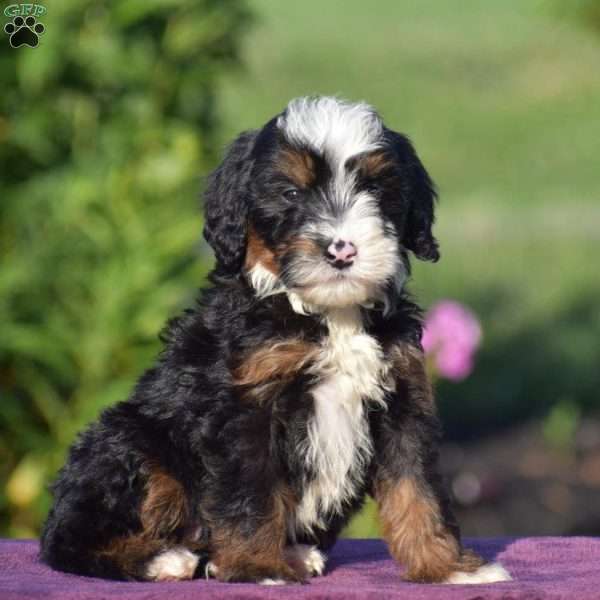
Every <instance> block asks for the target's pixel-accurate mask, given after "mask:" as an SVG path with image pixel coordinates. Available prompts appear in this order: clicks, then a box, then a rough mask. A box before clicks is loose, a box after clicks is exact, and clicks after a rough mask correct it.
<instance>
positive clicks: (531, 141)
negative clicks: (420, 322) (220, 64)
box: [221, 0, 600, 536]
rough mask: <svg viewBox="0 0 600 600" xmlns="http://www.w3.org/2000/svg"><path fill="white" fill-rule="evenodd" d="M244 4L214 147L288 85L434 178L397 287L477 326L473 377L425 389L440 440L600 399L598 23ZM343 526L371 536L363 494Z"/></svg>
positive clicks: (481, 13)
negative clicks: (375, 124)
mask: <svg viewBox="0 0 600 600" xmlns="http://www.w3.org/2000/svg"><path fill="white" fill-rule="evenodd" d="M252 6H253V7H254V9H255V11H256V13H257V15H258V26H257V27H256V28H255V30H254V31H253V33H251V35H250V36H249V37H248V39H247V41H246V47H245V48H246V54H245V56H246V70H245V71H244V72H242V73H236V74H235V76H230V77H228V78H227V79H225V80H224V81H223V83H222V104H221V108H222V110H223V112H224V114H225V122H224V128H223V131H224V136H223V142H224V143H225V141H226V140H228V139H230V138H231V137H232V136H234V135H235V134H236V133H237V132H238V131H239V130H241V129H244V128H252V127H258V126H260V125H262V124H263V123H264V122H265V121H266V120H267V119H269V118H270V117H271V116H272V115H273V114H275V113H276V112H278V111H280V110H281V109H282V108H283V107H284V106H285V104H286V103H287V101H288V100H289V99H290V98H291V97H294V96H298V95H306V94H337V95H340V96H342V97H346V98H349V99H364V100H366V101H368V102H370V103H372V104H373V105H375V106H376V107H377V108H378V110H379V111H380V112H381V114H382V115H383V116H384V118H385V120H386V122H387V124H388V125H389V126H391V127H392V128H394V129H398V130H401V131H403V132H405V133H407V134H408V135H409V136H410V137H411V138H412V139H413V140H414V142H415V144H416V146H417V149H418V151H419V153H420V155H421V157H422V158H423V160H424V162H425V164H426V166H427V168H428V169H429V170H430V173H431V174H432V176H433V177H434V179H435V181H436V182H437V184H438V186H439V190H440V205H439V210H438V224H437V235H438V237H439V240H440V243H441V249H442V260H441V262H440V263H438V264H437V265H417V266H416V268H415V272H414V277H413V282H412V290H413V291H414V292H415V293H416V294H417V296H418V297H419V299H420V300H421V301H422V302H423V303H424V304H425V305H430V304H431V303H433V302H434V301H436V300H438V299H440V298H443V297H451V298H456V299H459V300H461V301H463V302H466V303H467V304H469V305H470V306H472V307H473V308H474V309H475V311H476V312H477V313H478V314H479V316H480V317H481V319H482V321H483V328H484V343H483V348H482V351H481V354H480V356H479V361H478V365H477V369H476V371H475V373H474V374H473V376H472V377H471V378H469V380H467V381H466V382H464V383H462V384H459V385H456V384H452V385H450V384H446V383H442V384H441V385H440V387H439V396H440V399H441V406H442V412H443V417H444V421H445V423H446V428H447V431H448V433H449V435H451V436H455V437H461V438H467V437H477V436H479V435H482V434H484V433H485V432H488V431H490V430H494V429H496V428H498V427H502V426H508V425H510V424H513V423H515V422H518V421H522V420H524V419H527V418H529V417H532V416H538V415H541V416H543V415H546V414H549V413H551V411H552V407H554V406H557V405H561V403H567V405H569V406H570V405H572V404H574V405H577V406H580V407H582V408H583V410H584V411H585V410H598V408H599V407H600V400H599V398H598V395H597V390H598V389H600V374H599V373H598V365H599V364H600V344H598V339H600V310H599V309H598V304H597V298H598V297H600V295H599V294H600V277H599V276H598V272H599V269H598V266H597V257H598V255H599V253H600V162H599V151H600V145H599V141H600V70H599V65H600V35H598V33H597V32H596V33H595V32H594V31H593V30H592V29H589V30H588V29H586V28H585V27H583V26H580V24H579V23H578V22H577V20H576V19H569V18H566V17H565V16H564V15H561V14H560V13H559V12H557V10H556V5H555V4H552V3H551V2H539V1H532V0H528V1H525V0H512V1H504V2H487V1H485V0H478V1H475V0H469V1H465V2H460V3H456V2H452V3H451V2H439V1H430V0H421V1H419V2H405V1H403V2H399V1H397V0H384V1H380V2H377V3H376V4H374V3H367V2H361V1H358V0H344V1H329V2H324V1H322V0H321V1H317V0H304V1H303V2H279V1H277V0H254V2H253V3H252ZM551 414H553V413H551ZM348 533H349V534H350V535H358V536H364V535H376V534H377V529H376V527H375V525H374V522H373V507H372V506H369V507H368V508H367V510H366V511H365V512H364V513H363V514H362V515H361V516H360V517H359V518H358V519H357V520H356V521H355V522H354V523H353V525H352V526H351V528H350V530H349V531H348Z"/></svg>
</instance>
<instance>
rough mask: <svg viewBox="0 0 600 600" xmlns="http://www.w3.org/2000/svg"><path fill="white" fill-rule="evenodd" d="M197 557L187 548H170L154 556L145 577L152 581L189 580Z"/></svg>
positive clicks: (192, 574)
mask: <svg viewBox="0 0 600 600" xmlns="http://www.w3.org/2000/svg"><path fill="white" fill-rule="evenodd" d="M197 565H198V557H197V556H196V555H195V554H194V553H193V552H190V551H189V550H188V549H187V548H182V547H181V548H172V549H171V550H165V551H164V552H161V553H160V554H158V555H157V556H155V557H154V558H153V559H152V560H151V561H150V562H149V563H148V565H147V567H146V577H147V578H148V579H153V580H154V581H177V580H179V579H191V578H192V577H193V576H194V571H195V570H196V566H197Z"/></svg>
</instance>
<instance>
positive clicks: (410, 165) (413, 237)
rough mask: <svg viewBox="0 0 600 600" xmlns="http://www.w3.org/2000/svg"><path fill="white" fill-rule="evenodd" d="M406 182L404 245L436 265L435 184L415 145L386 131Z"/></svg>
mask: <svg viewBox="0 0 600 600" xmlns="http://www.w3.org/2000/svg"><path fill="white" fill-rule="evenodd" d="M386 134H387V135H388V136H389V139H390V141H391V144H392V146H393V148H394V151H395V152H396V153H397V158H398V160H399V162H400V164H401V167H402V171H403V173H404V177H406V178H407V180H406V182H405V183H406V188H405V189H406V193H407V196H408V198H407V200H408V213H407V216H406V222H405V225H404V237H403V240H402V241H403V244H404V246H405V247H406V248H408V249H409V250H411V251H412V252H413V254H414V255H415V256H416V257H417V258H420V259H421V260H430V261H433V262H436V261H437V260H438V259H439V258H440V252H439V248H438V242H437V240H436V239H435V238H434V237H433V233H432V228H433V223H434V221H435V215H434V208H435V203H436V200H437V193H436V190H435V185H434V183H433V181H431V178H430V177H429V174H428V173H427V171H426V170H425V167H424V166H423V163H421V161H420V159H419V157H418V156H417V153H416V152H415V149H414V148H413V145H412V144H411V143H410V140H409V139H408V138H406V137H405V136H403V135H401V134H399V133H396V132H393V131H389V130H387V131H386Z"/></svg>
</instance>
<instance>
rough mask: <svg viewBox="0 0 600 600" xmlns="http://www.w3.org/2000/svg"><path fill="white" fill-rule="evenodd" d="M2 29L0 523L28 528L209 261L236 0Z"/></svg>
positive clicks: (126, 6) (98, 12) (65, 16)
mask: <svg viewBox="0 0 600 600" xmlns="http://www.w3.org/2000/svg"><path fill="white" fill-rule="evenodd" d="M48 9H49V11H48V14H47V15H45V16H44V17H43V18H42V21H43V22H44V24H45V25H46V32H45V34H44V36H43V39H42V40H41V43H40V45H39V47H38V48H36V49H35V50H33V49H29V48H26V47H22V48H20V49H18V50H15V49H13V48H11V47H10V46H9V45H8V43H4V44H2V45H1V46H0V89H2V94H1V95H0V163H1V164H2V174H1V178H0V198H1V204H0V211H1V212H0V329H1V331H2V335H0V394H1V410H0V489H1V490H2V491H1V495H0V535H12V536H20V535H25V536H30V535H34V534H35V533H36V532H37V530H38V527H39V525H40V522H41V519H42V518H43V516H44V514H45V511H46V509H47V505H48V501H49V498H48V494H47V493H46V492H45V484H46V482H47V481H48V479H49V477H51V476H52V475H53V473H54V472H55V470H56V469H57V468H58V467H59V466H60V463H61V461H62V459H63V455H64V451H65V449H66V447H67V445H68V444H69V443H70V442H71V441H72V439H73V436H74V435H75V432H76V431H77V430H78V429H79V428H80V427H81V426H82V425H83V424H85V423H86V422H87V421H89V420H90V419H91V418H93V417H94V416H95V415H96V414H97V413H98V411H99V410H100V409H101V408H102V407H104V406H106V405H108V404H111V403H113V402H115V401H117V400H119V399H122V398H124V397H125V396H126V395H127V394H128V391H129V389H130V386H131V384H132V381H133V379H134V377H135V376H136V375H137V374H138V373H139V370H140V367H141V365H144V364H148V362H149V361H150V359H151V356H152V355H153V354H154V353H155V352H156V350H157V344H156V338H157V332H158V331H159V330H160V328H161V326H162V324H163V322H164V319H165V315H167V314H170V313H173V312H174V311H175V310H176V308H177V307H178V305H179V304H180V303H181V302H185V301H186V300H188V301H189V297H187V298H186V294H189V293H190V292H191V291H192V290H193V289H194V288H195V287H196V286H197V284H198V283H200V279H201V277H202V276H203V274H204V272H205V269H206V265H202V264H200V265H199V264H198V260H197V257H196V256H194V255H193V249H194V245H195V244H196V243H197V240H199V239H200V230H201V223H200V216H199V211H198V210H197V207H196V203H197V192H198V189H197V188H198V186H199V182H200V180H199V177H198V174H199V173H200V172H201V171H203V170H204V171H206V169H207V168H208V167H209V166H211V164H212V160H213V156H212V152H214V151H215V148H214V146H215V131H216V127H217V125H218V121H217V110H216V93H215V89H216V85H217V78H218V77H219V75H220V73H221V72H222V71H223V70H226V69H229V68H231V67H232V66H234V65H235V64H236V63H237V62H238V42H239V40H240V37H241V33H242V31H243V29H244V28H245V27H246V25H247V24H248V22H249V13H248V11H247V9H246V6H245V4H244V2H243V1H242V0H200V1H197V2H189V1H188V2H186V1H185V0H153V1H151V2H150V1H148V0H121V1H120V2H108V1H98V0H62V1H57V2H53V3H51V5H50V6H49V7H48Z"/></svg>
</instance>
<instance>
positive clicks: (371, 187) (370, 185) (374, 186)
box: [365, 181, 381, 195]
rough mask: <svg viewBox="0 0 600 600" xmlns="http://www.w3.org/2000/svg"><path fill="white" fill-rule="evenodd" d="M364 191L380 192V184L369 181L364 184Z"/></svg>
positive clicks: (370, 192) (375, 193)
mask: <svg viewBox="0 0 600 600" xmlns="http://www.w3.org/2000/svg"><path fill="white" fill-rule="evenodd" d="M365 191H366V192H368V193H369V194H373V195H377V194H379V193H380V192H381V186H380V185H379V184H378V183H375V182H374V181H371V182H369V183H368V184H367V185H366V186H365Z"/></svg>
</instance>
